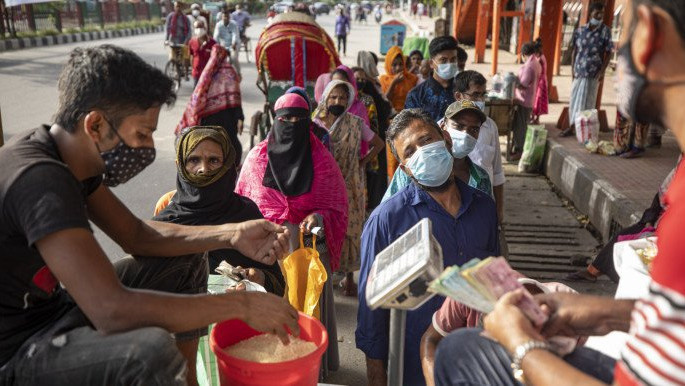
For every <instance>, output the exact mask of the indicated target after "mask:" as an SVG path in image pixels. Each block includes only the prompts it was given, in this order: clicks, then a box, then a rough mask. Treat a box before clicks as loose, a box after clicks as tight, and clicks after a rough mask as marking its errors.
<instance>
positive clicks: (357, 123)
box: [314, 80, 385, 296]
mask: <svg viewBox="0 0 685 386" xmlns="http://www.w3.org/2000/svg"><path fill="white" fill-rule="evenodd" d="M355 91H356V90H355V89H354V86H352V84H350V83H348V82H345V81H341V80H333V81H331V82H330V83H329V84H328V86H326V89H325V90H324V92H323V96H322V99H321V104H319V107H318V108H317V109H316V112H315V114H314V119H315V120H316V122H317V123H318V124H319V125H321V126H322V127H323V128H325V129H326V130H328V132H329V133H330V139H331V148H332V149H333V156H334V157H335V160H336V162H337V163H338V166H339V167H340V170H341V171H342V174H343V176H344V177H345V187H346V190H347V198H348V200H349V221H348V225H347V234H346V235H345V242H344V243H343V249H342V254H341V256H340V272H342V273H345V274H346V276H347V277H346V279H345V281H344V282H343V288H344V293H345V295H346V296H356V292H357V289H356V286H355V284H354V281H353V279H352V273H353V272H354V271H356V270H358V269H359V263H360V261H359V258H360V254H359V243H360V240H361V233H362V225H363V222H364V218H365V215H366V199H365V197H364V190H365V188H366V184H365V178H364V177H365V176H364V174H365V170H366V164H367V163H368V162H369V161H370V160H372V159H373V158H374V157H376V155H377V154H378V153H379V152H380V151H381V150H383V147H384V146H385V145H384V143H383V141H382V140H381V139H380V137H379V136H378V135H377V134H375V133H374V132H373V131H372V130H371V129H370V128H369V127H368V126H366V125H365V124H364V121H363V120H362V119H361V118H359V117H357V116H355V115H352V114H350V113H349V112H348V110H349V109H350V106H352V103H353V102H354V98H355V95H356V94H355ZM362 141H366V142H367V143H369V151H368V152H367V153H365V154H360V152H359V149H360V146H361V142H362Z"/></svg>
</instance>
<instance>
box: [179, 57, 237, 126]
mask: <svg viewBox="0 0 685 386" xmlns="http://www.w3.org/2000/svg"><path fill="white" fill-rule="evenodd" d="M227 55H228V53H227V51H226V49H225V48H223V47H221V46H220V45H218V44H216V45H214V46H213V47H212V53H211V56H210V58H209V62H207V66H206V67H205V69H204V70H203V71H202V74H201V75H200V79H199V81H198V82H197V86H196V87H195V90H194V91H193V94H192V95H191V96H190V101H189V102H188V106H187V107H186V110H185V112H183V117H182V118H181V122H179V124H178V126H176V130H175V134H176V135H177V136H178V135H179V133H180V132H181V130H182V129H184V128H186V127H191V126H196V125H199V124H200V120H201V119H202V118H204V117H206V116H209V115H212V114H214V113H218V112H219V111H223V110H225V109H228V108H231V107H240V106H241V98H240V76H239V75H238V73H237V72H236V71H235V68H233V66H231V64H230V63H229V62H228V61H226V56H227Z"/></svg>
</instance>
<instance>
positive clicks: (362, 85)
mask: <svg viewBox="0 0 685 386" xmlns="http://www.w3.org/2000/svg"><path fill="white" fill-rule="evenodd" d="M368 83H369V82H367V81H365V80H360V81H358V82H357V88H358V89H360V90H364V89H365V88H366V85H367V84H368Z"/></svg>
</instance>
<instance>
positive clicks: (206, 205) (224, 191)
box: [153, 126, 254, 225]
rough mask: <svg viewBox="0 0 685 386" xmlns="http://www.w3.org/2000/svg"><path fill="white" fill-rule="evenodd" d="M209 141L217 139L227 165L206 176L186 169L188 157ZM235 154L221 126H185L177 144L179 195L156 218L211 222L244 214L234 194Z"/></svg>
mask: <svg viewBox="0 0 685 386" xmlns="http://www.w3.org/2000/svg"><path fill="white" fill-rule="evenodd" d="M205 140H211V141H214V142H216V143H217V144H219V146H221V150H222V152H223V156H224V159H223V161H224V162H223V166H222V167H221V168H219V169H217V170H215V171H214V172H211V173H207V174H204V175H194V174H190V173H188V172H187V171H186V161H187V160H188V156H190V154H191V153H192V152H193V150H195V148H196V147H197V145H199V144H200V143H201V142H202V141H205ZM235 155H236V152H235V149H233V145H231V142H230V140H229V139H228V136H227V135H226V133H225V131H224V130H223V129H222V128H221V127H218V126H194V127H190V128H188V129H185V130H184V131H183V132H182V133H181V135H180V136H179V137H178V139H177V143H176V163H177V169H178V174H177V176H176V194H175V195H174V197H173V198H172V199H171V202H170V203H169V205H168V206H167V207H166V208H164V210H162V211H161V212H160V213H159V214H158V215H157V216H155V218H154V219H153V220H159V221H166V222H176V223H182V224H186V225H199V224H205V225H209V224H223V223H225V222H227V221H228V220H232V219H233V218H234V217H235V216H236V215H238V216H239V217H243V216H242V215H243V213H241V212H242V210H243V209H244V206H245V205H244V203H243V202H242V201H241V200H240V198H239V197H238V196H237V195H235V194H231V193H230V192H232V191H233V186H234V183H235V175H236V172H235V168H234V167H233V161H234V158H235ZM229 171H232V173H229ZM252 218H254V217H252ZM231 222H235V221H231Z"/></svg>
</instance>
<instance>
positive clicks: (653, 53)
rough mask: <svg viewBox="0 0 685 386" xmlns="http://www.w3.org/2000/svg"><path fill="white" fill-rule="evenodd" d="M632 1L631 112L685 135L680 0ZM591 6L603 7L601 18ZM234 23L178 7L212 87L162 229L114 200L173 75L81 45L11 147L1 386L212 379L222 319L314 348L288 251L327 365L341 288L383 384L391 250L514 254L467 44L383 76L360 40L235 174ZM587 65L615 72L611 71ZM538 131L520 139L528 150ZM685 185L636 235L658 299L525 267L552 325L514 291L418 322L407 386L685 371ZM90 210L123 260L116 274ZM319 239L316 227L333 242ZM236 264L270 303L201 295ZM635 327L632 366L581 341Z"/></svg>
mask: <svg viewBox="0 0 685 386" xmlns="http://www.w3.org/2000/svg"><path fill="white" fill-rule="evenodd" d="M627 7H628V11H626V12H625V13H624V20H623V22H624V25H626V26H630V28H629V29H626V32H625V33H624V36H623V37H622V38H621V47H620V49H619V62H620V65H621V68H622V69H623V71H624V72H623V73H621V74H620V75H619V79H618V83H619V88H620V90H621V92H622V93H624V94H625V95H624V97H623V98H621V99H620V103H619V109H620V111H621V113H622V114H623V115H624V116H626V117H628V118H629V119H631V120H633V121H634V122H639V123H640V124H658V125H661V126H664V127H669V128H671V129H672V130H673V132H674V134H675V135H676V137H677V138H678V140H679V143H680V144H685V134H684V133H682V132H681V131H680V130H679V129H678V127H679V126H678V125H679V122H680V120H682V117H681V116H682V115H683V110H682V108H681V107H680V105H679V104H680V103H682V102H683V101H685V92H684V91H683V79H684V77H685V75H684V74H683V68H684V67H683V64H685V54H683V53H684V52H685V50H682V49H680V50H674V49H672V48H671V47H681V48H683V47H685V31H683V29H682V25H685V8H684V7H683V6H682V5H679V4H675V3H674V2H670V1H666V0H629V1H628V4H627ZM192 9H193V10H196V8H192ZM590 10H591V12H592V13H591V15H593V18H596V17H595V16H596V12H598V11H599V10H600V8H599V6H596V5H592V6H591V8H590ZM177 11H179V12H180V6H178V7H177ZM240 11H241V10H240V9H238V10H236V11H234V12H233V13H231V12H230V11H229V10H227V11H226V12H224V13H223V14H222V15H221V18H220V20H221V22H219V23H217V28H216V29H215V34H214V35H215V36H214V39H213V38H211V37H209V36H208V34H207V25H206V23H207V20H203V18H201V15H200V14H199V13H193V14H191V16H193V19H192V20H191V19H189V18H186V16H185V15H184V16H183V17H180V15H179V14H176V12H174V13H172V14H171V15H170V16H169V18H167V22H168V23H167V35H168V36H167V38H168V39H170V40H174V39H178V40H179V41H183V42H186V43H189V44H188V46H189V51H190V52H191V53H192V55H193V58H198V59H197V60H195V59H194V61H193V73H192V75H193V78H194V79H195V83H196V86H195V88H194V90H193V94H192V96H191V98H190V101H189V103H188V105H187V106H186V109H185V111H184V113H183V116H182V118H181V120H180V122H179V124H178V126H177V127H176V129H175V135H176V139H175V144H174V146H175V154H176V169H177V170H176V174H177V175H176V187H175V190H172V191H170V192H169V193H167V194H165V195H163V196H162V197H161V198H159V200H158V201H157V204H156V206H155V209H154V212H153V213H151V215H152V217H151V219H150V220H141V219H138V218H136V217H135V216H134V215H133V214H132V213H131V212H130V211H129V210H128V209H127V208H126V206H125V205H124V204H123V203H122V202H121V201H119V200H118V199H117V198H116V196H115V195H114V194H113V193H112V191H111V190H110V188H111V187H114V186H117V185H119V184H123V183H126V182H127V181H128V180H130V179H131V178H132V177H133V176H135V175H136V174H138V173H140V171H141V170H143V169H144V168H145V167H146V166H148V165H150V164H151V163H152V162H153V161H154V159H155V154H156V152H155V148H154V142H153V139H152V135H153V133H154V131H155V129H156V127H157V121H158V117H159V113H160V109H161V108H162V107H163V106H164V105H169V104H172V103H174V101H175V99H176V94H175V92H174V91H173V90H174V87H173V83H172V81H171V80H170V79H169V78H168V77H167V76H165V75H164V74H163V73H162V72H161V71H160V70H158V69H156V68H154V67H153V66H151V65H149V64H147V63H145V62H144V61H143V60H142V59H141V58H140V57H138V56H137V55H136V54H134V53H133V52H131V51H129V50H126V49H123V48H119V47H116V46H112V45H101V46H99V47H92V48H77V49H75V50H73V51H72V53H71V55H70V58H69V60H68V62H67V64H66V65H65V67H64V69H63V70H62V73H61V75H60V78H59V82H58V91H59V104H58V108H57V112H56V114H55V118H54V122H53V124H52V125H43V126H40V127H38V128H35V129H32V130H29V131H27V132H26V133H24V134H22V135H19V136H16V137H14V138H13V139H12V140H11V141H9V142H8V144H7V145H5V146H3V147H2V148H0V163H2V164H3V165H6V167H3V168H2V169H0V208H2V211H1V212H0V288H1V289H2V291H0V293H2V295H0V316H1V317H0V384H57V385H59V384H65V385H66V384H80V383H84V382H88V383H105V384H118V383H123V384H159V385H173V384H196V382H197V374H195V361H196V358H197V356H196V353H197V349H198V342H199V338H200V337H202V336H203V335H206V334H207V326H208V325H210V324H212V323H215V322H218V321H222V320H226V319H233V318H238V319H241V320H244V321H245V322H246V323H247V324H248V325H250V326H251V327H253V328H254V329H256V330H258V331H264V332H268V333H274V334H277V335H278V336H279V337H280V338H281V339H282V340H284V341H286V340H287V338H286V336H287V334H288V333H292V334H293V335H298V331H299V327H298V325H297V318H298V314H297V312H296V311H295V309H293V308H292V307H291V306H290V305H289V304H288V303H287V301H286V300H285V299H284V298H283V294H284V293H285V291H286V287H287V283H286V280H285V278H284V275H283V273H282V271H281V268H280V266H279V260H281V259H282V258H283V257H285V256H287V255H289V254H290V253H292V252H294V251H295V250H297V249H298V248H300V247H302V246H309V247H315V248H316V250H317V252H318V254H319V258H320V260H321V262H322V264H323V266H324V267H325V270H326V273H327V277H328V279H327V280H326V283H325V285H324V289H323V292H322V294H321V297H320V314H319V318H320V320H321V321H322V323H323V324H324V326H325V327H326V330H327V332H328V337H329V339H328V348H327V350H326V352H325V354H324V356H323V360H322V376H323V377H326V376H327V374H328V373H329V372H330V371H336V370H338V368H339V367H340V356H339V353H338V336H337V318H336V314H335V307H334V297H333V295H334V291H335V290H336V289H335V287H336V285H337V283H336V282H337V281H339V284H340V287H341V290H342V293H343V295H345V296H351V297H355V296H356V297H358V300H359V308H358V314H357V326H356V331H355V343H356V347H357V348H358V349H359V350H361V351H362V352H363V353H364V355H365V359H366V372H367V377H368V382H369V384H370V385H385V384H387V372H386V371H387V370H386V369H387V361H388V355H389V353H388V343H389V339H390V336H389V311H388V310H371V309H370V308H369V306H368V305H367V303H366V294H365V290H366V288H367V279H368V278H369V275H370V270H371V267H372V265H373V263H374V260H375V257H376V255H377V254H378V253H379V252H380V251H382V250H383V249H385V248H386V247H387V246H389V245H390V244H391V243H392V242H393V241H394V240H396V239H397V238H398V237H399V236H401V235H402V234H403V233H405V232H406V231H407V230H409V229H410V228H411V227H413V226H414V225H415V224H416V223H417V222H418V221H419V220H421V219H423V218H429V219H430V220H431V222H432V230H433V236H434V237H435V239H436V240H437V242H438V243H439V244H440V246H441V248H442V252H443V260H444V266H445V267H448V266H452V265H459V266H461V265H463V264H464V263H466V262H467V261H469V260H471V259H472V258H486V257H489V256H499V255H502V254H504V255H506V250H507V246H506V240H505V238H504V237H503V232H502V229H501V224H502V222H503V220H504V211H503V208H504V199H505V195H504V184H505V182H506V179H505V176H504V172H503V170H502V159H501V150H500V145H499V134H498V128H497V125H496V124H495V122H494V121H493V120H492V119H491V118H489V117H488V116H487V115H486V114H485V111H484V110H485V97H486V93H487V80H486V78H485V77H484V76H483V75H482V74H480V73H478V72H477V71H473V70H469V69H467V68H466V67H467V59H468V57H467V55H466V52H465V51H464V50H463V48H462V47H461V46H460V45H459V44H458V42H457V40H456V39H455V38H454V37H451V36H441V37H436V38H434V39H432V40H431V41H430V44H429V47H428V52H429V54H428V56H429V57H428V58H424V56H423V54H422V53H421V52H420V51H416V52H410V53H409V54H408V55H405V54H404V53H403V52H402V49H401V48H400V47H397V46H394V47H391V48H390V49H389V51H388V52H387V54H386V56H385V66H384V67H385V73H383V74H380V73H379V70H378V67H379V60H378V57H377V55H376V54H375V53H373V52H370V51H360V52H359V53H358V56H357V58H356V66H354V67H351V68H350V67H348V66H345V65H341V66H338V67H337V68H335V69H334V70H333V71H331V72H330V73H326V74H323V75H321V76H320V77H319V78H318V79H317V81H316V87H315V89H314V95H313V98H312V96H310V95H309V94H308V92H307V90H306V89H304V88H301V87H292V88H290V89H288V90H287V91H286V92H285V94H284V95H282V96H281V97H280V98H278V100H277V101H276V102H275V104H274V105H273V113H274V121H273V127H272V128H271V131H270V132H269V134H268V136H267V138H266V139H264V140H263V141H262V142H260V143H259V144H257V145H256V146H254V147H253V148H252V149H250V150H249V152H248V153H247V155H246V157H244V161H241V160H242V159H243V156H242V152H243V149H242V146H241V144H240V141H239V140H238V137H237V135H238V133H239V132H240V131H241V130H242V122H243V121H244V115H243V110H242V102H241V92H240V75H239V73H238V71H237V70H236V69H235V67H234V66H233V65H232V64H231V63H230V61H228V60H227V57H228V56H229V55H230V52H231V49H235V47H234V43H235V39H238V38H239V36H240V35H241V34H242V33H243V31H244V28H246V26H248V25H249V15H243V16H240ZM235 12H238V16H237V17H236V19H232V16H229V15H234V14H235ZM174 15H176V16H174ZM340 16H344V14H343V13H341V14H340V15H338V18H340ZM238 20H240V22H239V21H238ZM191 25H192V26H193V30H192V32H193V34H194V36H193V37H189V35H190V34H191V30H190V26H191ZM348 25H349V21H348ZM593 25H595V29H602V28H603V27H601V26H598V25H596V23H595V24H593ZM345 28H349V27H345ZM595 29H590V28H588V31H585V32H581V33H588V34H590V35H591V34H593V33H597V32H596V31H595ZM337 30H338V28H337V26H336V34H337V32H338V31H337ZM345 31H349V30H345ZM593 31H594V32H593ZM593 36H594V35H593ZM186 39H187V40H186ZM588 39H590V38H589V37H588V38H582V40H583V41H586V40H588ZM339 42H340V41H339ZM342 43H343V53H344V51H345V47H344V38H343V40H342ZM541 44H542V43H541V41H539V40H538V41H536V42H533V43H528V44H526V45H524V46H523V48H522V50H523V55H524V59H525V63H524V65H523V66H522V69H521V72H520V84H519V86H518V88H517V91H516V99H517V101H518V102H519V103H518V105H519V107H520V108H519V109H517V112H516V114H517V116H516V122H518V123H517V124H519V125H527V124H528V123H529V122H530V121H531V120H532V121H535V120H536V118H537V117H539V116H540V115H542V114H545V113H546V112H547V106H546V103H544V101H541V100H540V99H544V98H545V97H546V83H544V84H542V82H543V81H542V79H543V78H546V77H545V76H544V75H543V74H544V73H545V67H546V63H545V60H544V56H542V55H541ZM196 64H197V66H198V67H197V71H195V70H196ZM592 66H595V67H597V68H596V69H597V71H603V67H602V66H603V62H597V63H594V62H593V64H592ZM93 68H98V69H99V71H92V69H93ZM574 68H578V63H575V65H574ZM585 70H587V69H585ZM585 70H584V71H585ZM577 75H578V78H577V79H576V80H574V92H573V95H572V105H573V106H575V104H578V105H584V104H585V103H586V101H582V100H580V99H587V98H591V95H589V94H591V91H592V90H593V89H594V86H593V84H594V83H593V82H594V81H595V80H596V78H594V77H593V75H594V76H596V74H595V73H587V74H585V73H583V74H581V72H580V71H577ZM574 98H580V99H578V100H575V99H574ZM653 101H657V102H658V103H652V102H653ZM517 127H518V126H515V128H514V130H515V131H516V130H518V128H517ZM521 141H522V139H521V138H520V132H516V134H515V145H516V146H522V142H521ZM681 146H682V147H684V148H685V145H681ZM515 149H516V150H520V147H515ZM683 173H684V172H683V171H682V170H681V168H680V166H677V167H676V169H674V171H673V172H672V173H671V175H669V177H668V178H667V179H666V181H664V185H663V186H662V187H661V189H660V190H659V192H658V194H657V195H656V196H655V199H654V204H653V205H652V207H651V208H649V209H648V210H647V211H646V212H645V215H644V216H643V218H642V219H641V220H640V222H638V223H637V224H636V225H635V226H634V227H631V228H630V229H627V230H625V231H623V232H621V233H620V235H633V234H635V233H642V232H647V231H649V232H656V234H657V235H658V236H659V237H658V247H659V256H658V257H657V259H656V260H655V262H654V265H653V268H652V279H653V281H652V284H651V285H650V292H649V295H648V297H647V298H646V299H642V300H638V301H634V300H613V299H607V298H602V297H594V296H589V295H579V294H575V293H573V291H572V290H571V289H570V288H568V287H565V286H562V285H559V284H557V283H539V282H537V281H535V280H532V279H528V278H524V277H521V278H520V279H519V280H520V282H521V283H522V284H523V285H524V286H525V288H526V289H527V290H528V291H529V292H530V293H531V294H533V295H536V299H537V300H538V302H539V303H540V304H541V305H542V306H543V309H544V310H545V312H546V313H547V314H548V316H549V319H548V321H547V322H546V323H545V324H544V325H542V326H536V325H533V324H532V322H531V321H530V320H529V319H528V318H527V317H526V316H525V315H524V314H523V313H522V311H521V310H520V309H519V308H518V307H517V303H518V302H519V300H520V299H521V297H522V296H524V293H523V292H522V291H520V290H519V291H514V292H511V293H508V294H506V295H504V296H503V297H502V298H501V299H500V300H499V301H498V302H497V304H496V306H495V309H494V311H493V312H491V313H490V314H488V315H483V314H481V313H480V312H477V311H476V310H473V309H470V308H468V307H466V306H465V305H462V304H459V303H458V302H455V301H454V300H449V299H447V300H446V299H445V298H443V297H440V296H434V297H433V298H431V299H430V300H428V301H427V302H425V303H424V304H422V305H421V306H420V307H419V308H417V309H416V310H413V311H410V312H408V313H407V319H406V331H407V333H406V336H405V345H404V373H403V380H404V384H406V385H424V384H428V385H434V384H435V385H457V384H473V385H476V384H477V385H484V384H522V383H525V384H535V385H537V384H541V385H542V384H551V383H556V384H584V385H585V384H600V383H601V382H603V383H612V382H614V383H617V384H621V385H637V384H659V385H660V384H671V383H673V384H676V383H683V382H685V376H683V375H682V374H683V371H682V358H683V357H685V350H683V347H685V342H684V341H683V339H682V334H683V333H685V331H683V327H682V323H679V322H678V321H680V320H682V319H683V317H684V316H683V312H682V310H683V308H684V307H685V301H684V300H683V298H684V296H685V288H684V287H683V284H682V283H683V281H682V277H683V276H682V275H681V272H680V271H681V270H682V269H683V268H682V267H683V264H681V261H680V260H679V258H678V256H679V255H680V254H681V250H682V247H683V246H682V245H681V244H680V242H679V240H680V237H678V232H679V230H680V225H682V224H681V223H682V222H683V219H684V218H685V216H684V215H683V213H680V212H681V211H683V210H685V209H683V208H685V206H684V204H683V203H681V202H680V201H679V200H680V197H679V196H681V195H683V194H685V192H683V189H685V186H684V185H683V184H685V176H683V175H682V174H683ZM152 204H154V200H153V201H152V202H151V207H152ZM89 221H92V223H93V224H95V225H97V226H98V227H99V228H100V229H102V230H103V231H104V232H105V233H106V234H107V235H108V236H109V237H111V238H112V239H113V240H115V241H116V242H117V243H118V244H119V245H120V246H121V247H122V248H123V249H124V250H125V251H126V252H127V253H129V255H128V256H126V257H125V258H123V259H121V260H119V261H117V262H116V263H114V264H112V263H110V262H109V260H108V258H107V256H106V255H105V253H104V251H103V250H102V248H101V247H100V246H99V244H98V242H97V241H96V240H95V238H94V237H93V233H92V229H91V225H90V224H91V223H90V222H89ZM657 224H658V226H657ZM315 228H322V229H323V231H322V233H319V234H318V239H315V238H314V234H313V233H314V229H315ZM607 248H609V247H607ZM608 256H609V257H608ZM608 260H610V250H609V249H606V250H603V251H602V252H601V253H600V254H599V255H598V257H597V259H596V260H595V261H594V262H593V265H591V266H590V267H588V269H587V270H583V271H581V272H578V273H575V277H576V279H579V280H593V278H596V277H597V276H598V275H599V274H600V273H605V274H608V275H610V276H611V277H612V278H615V277H614V276H615V271H612V269H613V268H612V267H611V266H610V265H607V261H608ZM222 261H227V262H229V263H230V264H232V265H233V266H235V267H239V269H241V270H243V272H244V276H245V277H246V278H247V279H249V280H250V281H252V282H255V283H258V284H260V285H262V286H263V287H264V288H265V289H266V291H267V293H260V292H248V291H245V288H244V287H238V288H234V289H232V290H230V291H227V292H226V293H221V294H216V295H209V294H207V279H208V275H209V274H210V272H212V271H213V270H214V269H215V268H216V267H217V266H218V265H219V264H220V263H221V262H222ZM355 271H359V282H358V285H357V284H356V283H355V281H354V276H353V273H354V272H355ZM631 318H632V324H631ZM631 326H632V327H631ZM629 327H631V329H630V331H629V333H630V337H629V340H628V343H627V344H626V347H625V348H624V349H623V351H622V356H621V358H620V359H619V360H618V361H615V360H614V359H612V358H609V357H606V356H604V355H603V354H600V353H598V352H596V351H593V350H591V349H589V348H586V347H583V346H582V343H583V341H584V339H583V338H584V337H587V336H589V335H601V334H603V333H606V332H608V331H612V330H624V331H628V328H629ZM483 332H485V335H486V336H484V334H483ZM170 333H171V334H170ZM560 336H566V337H571V338H573V340H574V344H573V345H572V347H571V348H570V349H569V350H568V351H566V352H562V353H559V352H555V351H554V350H553V349H552V346H550V344H549V343H548V342H549V339H554V338H558V337H560ZM512 369H513V370H514V371H512Z"/></svg>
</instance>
